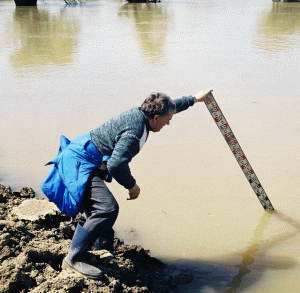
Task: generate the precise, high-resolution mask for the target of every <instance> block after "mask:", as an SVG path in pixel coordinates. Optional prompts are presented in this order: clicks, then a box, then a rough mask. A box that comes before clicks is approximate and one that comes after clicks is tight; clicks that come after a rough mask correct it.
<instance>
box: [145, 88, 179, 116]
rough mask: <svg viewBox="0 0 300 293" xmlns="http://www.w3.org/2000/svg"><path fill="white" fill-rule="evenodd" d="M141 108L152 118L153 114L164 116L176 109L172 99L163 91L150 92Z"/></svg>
mask: <svg viewBox="0 0 300 293" xmlns="http://www.w3.org/2000/svg"><path fill="white" fill-rule="evenodd" d="M141 110H142V111H143V112H144V113H145V114H146V115H147V116H148V117H149V118H150V119H152V118H153V117H154V116H155V115H159V116H161V117H165V116H167V115H169V113H170V112H172V111H175V110H176V106H175V103H174V102H173V100H172V99H171V98H170V97H169V96H167V95H166V94H163V93H152V94H150V95H149V96H148V98H147V99H146V100H145V101H144V102H143V104H142V106H141Z"/></svg>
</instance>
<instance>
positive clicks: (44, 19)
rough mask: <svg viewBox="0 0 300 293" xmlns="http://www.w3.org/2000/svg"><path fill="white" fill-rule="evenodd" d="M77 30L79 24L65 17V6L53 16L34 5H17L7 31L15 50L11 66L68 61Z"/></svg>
mask: <svg viewBox="0 0 300 293" xmlns="http://www.w3.org/2000/svg"><path fill="white" fill-rule="evenodd" d="M78 33H79V23H78V22H77V21H76V20H74V19H73V20H68V18H67V17H66V8H62V9H61V10H60V11H59V13H58V15H55V14H50V13H49V11H48V10H43V9H39V8H37V7H16V9H15V11H14V14H13V25H12V29H11V30H9V32H8V34H11V39H12V40H13V47H14V48H16V49H15V51H14V52H13V53H12V54H11V55H10V58H9V60H10V62H11V64H12V65H13V66H14V67H23V66H24V67H28V66H40V65H47V64H56V65H62V64H68V63H71V62H72V61H73V60H72V58H73V52H74V51H75V48H76V46H77V42H76V39H75V37H76V36H77V35H78Z"/></svg>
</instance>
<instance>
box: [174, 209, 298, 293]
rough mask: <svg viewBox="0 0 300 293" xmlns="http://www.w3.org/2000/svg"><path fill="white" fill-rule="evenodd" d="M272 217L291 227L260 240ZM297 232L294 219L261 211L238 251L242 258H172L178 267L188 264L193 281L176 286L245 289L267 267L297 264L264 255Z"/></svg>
mask: <svg viewBox="0 0 300 293" xmlns="http://www.w3.org/2000/svg"><path fill="white" fill-rule="evenodd" d="M272 218H273V219H274V218H277V219H279V220H280V221H282V222H283V223H284V224H287V225H288V226H291V227H292V228H293V230H292V231H289V232H284V233H281V234H279V235H276V236H275V237H273V238H268V239H265V240H264V238H263V234H264V232H265V231H266V230H267V228H268V225H269V223H270V220H271V219H272ZM299 233H300V223H298V222H297V221H296V220H294V219H292V218H290V217H288V216H286V215H284V214H282V213H280V212H278V211H264V212H263V215H262V217H261V219H260V221H259V223H258V225H257V227H256V228H255V230H254V233H253V237H252V239H251V241H250V244H249V246H248V248H247V249H246V251H245V252H242V253H241V254H239V255H238V257H239V258H240V257H241V258H242V260H241V261H240V262H239V264H237V265H235V264H233V265H228V262H230V263H234V262H236V260H235V259H236V256H237V255H232V256H228V257H225V258H224V259H216V260H215V261H213V262H207V261H190V260H181V261H176V262H174V263H175V264H176V266H179V267H180V268H182V269H187V268H188V269H189V270H191V271H193V274H194V276H195V281H194V282H193V283H192V284H190V285H188V286H185V287H184V288H182V291H181V290H179V291H178V292H184V293H192V292H203V293H204V292H226V293H234V292H240V291H239V290H240V288H243V289H246V288H248V287H251V286H253V285H254V284H255V283H257V282H258V281H259V280H260V279H261V278H262V277H263V275H264V274H265V272H266V271H267V270H269V269H272V270H284V269H291V268H294V267H295V266H296V265H297V262H296V260H295V259H294V258H292V257H279V256H275V257H271V256H269V255H268V252H269V251H270V250H271V249H272V248H274V247H276V246H278V245H279V244H281V243H282V242H284V241H286V240H288V239H290V238H292V237H295V236H296V235H298V234H299ZM254 255H255V257H254ZM226 263H227V264H226ZM236 268H238V272H236ZM246 276H247V277H246ZM242 282H243V284H242ZM241 284H242V285H241Z"/></svg>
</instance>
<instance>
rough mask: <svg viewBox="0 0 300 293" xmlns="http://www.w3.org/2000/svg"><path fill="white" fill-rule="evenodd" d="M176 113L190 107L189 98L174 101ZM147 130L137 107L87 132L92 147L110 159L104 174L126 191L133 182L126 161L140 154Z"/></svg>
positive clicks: (146, 121) (147, 124)
mask: <svg viewBox="0 0 300 293" xmlns="http://www.w3.org/2000/svg"><path fill="white" fill-rule="evenodd" d="M174 102H175V105H176V113H179V112H181V111H183V110H186V109H187V108H188V107H190V106H193V105H194V102H195V98H193V97H192V96H188V97H182V98H181V99H177V100H174ZM149 131H150V124H149V118H148V117H147V116H146V115H145V114H144V113H143V112H142V111H141V109H140V108H139V107H136V108H132V109H130V110H128V111H126V112H124V113H122V114H120V115H118V116H116V117H114V118H112V119H110V120H108V121H106V122H105V123H103V124H102V125H101V126H99V127H98V128H96V129H94V130H92V131H91V137H92V141H93V143H94V145H95V146H96V148H97V149H98V150H99V151H100V153H101V154H102V155H103V156H110V159H109V160H108V162H107V169H108V172H109V173H110V174H111V175H112V177H113V178H115V180H116V181H117V182H118V183H119V184H121V185H123V186H124V187H125V188H127V189H130V188H132V187H134V185H135V183H136V181H135V179H134V178H133V176H132V174H131V172H130V168H129V162H130V161H131V159H132V158H133V157H134V156H135V155H136V154H138V153H139V152H140V150H141V149H142V147H143V145H144V143H145V142H146V140H147V138H148V135H149Z"/></svg>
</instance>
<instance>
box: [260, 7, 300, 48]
mask: <svg viewBox="0 0 300 293" xmlns="http://www.w3.org/2000/svg"><path fill="white" fill-rule="evenodd" d="M257 34H258V37H259V38H258V39H257V40H256V41H255V45H256V47H257V48H258V49H260V50H264V51H267V52H278V51H282V50H288V49H291V48H297V49H298V47H299V45H298V43H299V34H300V4H299V3H282V2H273V3H272V10H270V11H269V12H267V13H264V14H262V15H261V16H260V17H259V19H258V31H257Z"/></svg>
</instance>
